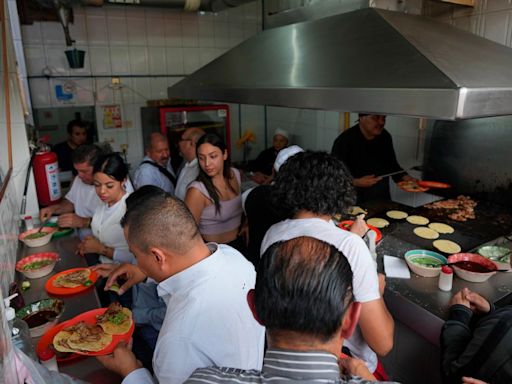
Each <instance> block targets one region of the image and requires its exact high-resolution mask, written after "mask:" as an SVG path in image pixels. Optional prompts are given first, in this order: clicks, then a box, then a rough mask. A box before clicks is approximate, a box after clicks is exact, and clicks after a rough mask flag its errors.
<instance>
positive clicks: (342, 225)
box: [338, 220, 382, 243]
mask: <svg viewBox="0 0 512 384" xmlns="http://www.w3.org/2000/svg"><path fill="white" fill-rule="evenodd" d="M352 224H354V221H353V220H345V221H341V222H340V223H339V224H338V227H340V228H341V229H343V230H345V231H349V230H350V227H351V226H352ZM366 225H367V226H368V228H370V229H372V230H374V231H375V233H376V234H377V237H376V238H375V242H376V243H378V242H379V241H381V240H382V232H381V231H380V230H379V229H378V228H375V227H374V226H373V225H370V224H366Z"/></svg>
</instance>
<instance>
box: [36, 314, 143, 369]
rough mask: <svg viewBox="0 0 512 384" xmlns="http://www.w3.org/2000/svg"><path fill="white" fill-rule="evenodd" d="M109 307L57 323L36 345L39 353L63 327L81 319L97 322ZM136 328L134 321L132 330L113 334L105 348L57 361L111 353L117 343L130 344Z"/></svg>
mask: <svg viewBox="0 0 512 384" xmlns="http://www.w3.org/2000/svg"><path fill="white" fill-rule="evenodd" d="M106 310H107V308H98V309H93V310H92V311H88V312H85V313H82V314H81V315H78V316H76V317H73V318H72V319H71V320H67V321H64V322H63V323H60V324H58V325H56V326H55V327H53V328H51V329H49V330H48V331H46V333H45V334H44V335H43V336H42V337H41V339H40V340H39V343H37V346H36V352H37V355H38V356H39V354H40V353H41V352H43V351H44V350H46V349H47V348H48V346H49V345H50V344H51V343H53V338H54V337H55V335H56V334H57V333H59V332H60V331H61V330H62V329H63V328H66V327H69V326H71V325H75V324H77V323H78V322H80V321H85V322H86V323H87V324H96V316H99V315H103V314H104V313H105V311H106ZM132 320H133V319H132ZM134 329H135V322H134V321H132V326H131V327H130V330H129V331H128V332H126V333H123V334H122V335H112V342H111V343H110V344H109V345H107V346H106V347H105V348H104V349H102V350H101V351H98V352H75V353H73V354H72V355H70V356H69V357H66V358H64V359H57V361H69V360H73V359H76V358H77V357H79V355H84V356H102V355H109V354H111V353H112V352H114V349H115V348H116V346H117V344H119V342H120V341H124V342H126V344H128V343H129V342H130V339H131V337H132V335H133V330H134Z"/></svg>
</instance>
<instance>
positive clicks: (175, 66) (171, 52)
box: [165, 47, 184, 75]
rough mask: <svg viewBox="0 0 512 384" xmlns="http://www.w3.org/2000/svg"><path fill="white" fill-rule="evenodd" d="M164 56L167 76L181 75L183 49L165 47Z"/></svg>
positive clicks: (182, 71)
mask: <svg viewBox="0 0 512 384" xmlns="http://www.w3.org/2000/svg"><path fill="white" fill-rule="evenodd" d="M165 55H166V62H167V74H170V75H181V74H183V73H184V69H183V48H177V47H167V48H165Z"/></svg>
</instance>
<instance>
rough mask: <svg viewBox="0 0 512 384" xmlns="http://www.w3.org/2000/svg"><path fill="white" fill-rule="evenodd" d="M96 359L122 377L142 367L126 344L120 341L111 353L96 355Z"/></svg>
mask: <svg viewBox="0 0 512 384" xmlns="http://www.w3.org/2000/svg"><path fill="white" fill-rule="evenodd" d="M96 358H97V359H98V361H99V362H100V363H101V364H103V366H104V367H105V368H107V369H108V370H110V371H112V372H115V373H117V374H118V375H120V376H122V377H123V378H124V377H126V376H128V375H129V374H130V373H132V372H133V371H135V370H136V369H139V368H142V364H141V362H140V361H139V360H137V359H136V358H135V355H134V354H133V352H132V351H131V348H129V346H128V345H126V343H125V342H124V341H121V342H120V343H119V344H118V345H117V347H116V349H114V352H113V353H112V354H111V355H106V356H96Z"/></svg>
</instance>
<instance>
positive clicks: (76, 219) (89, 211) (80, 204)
mask: <svg viewBox="0 0 512 384" xmlns="http://www.w3.org/2000/svg"><path fill="white" fill-rule="evenodd" d="M101 155H102V152H101V150H100V148H99V147H97V146H95V145H87V144H85V145H81V146H80V147H78V148H77V149H76V150H75V152H74V153H73V166H74V167H75V169H76V171H77V173H78V175H77V177H75V180H74V181H73V184H72V185H71V189H70V190H69V192H68V193H67V195H66V197H65V198H64V199H63V200H62V201H61V202H60V203H59V204H55V205H50V206H49V207H46V208H43V209H41V211H40V213H39V217H40V219H41V221H44V220H47V219H49V218H50V217H51V216H52V215H53V214H60V216H59V221H58V223H59V226H60V227H63V228H87V227H89V225H90V224H91V218H92V216H93V214H94V211H95V209H96V207H97V206H98V204H99V203H100V199H99V197H98V195H97V194H96V191H95V189H94V185H93V181H94V179H93V165H94V163H95V162H96V160H97V159H98V158H99V157H100V156H101ZM82 232H84V231H82ZM85 232H87V233H85ZM85 232H84V233H81V237H83V236H84V235H87V234H90V231H85Z"/></svg>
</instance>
